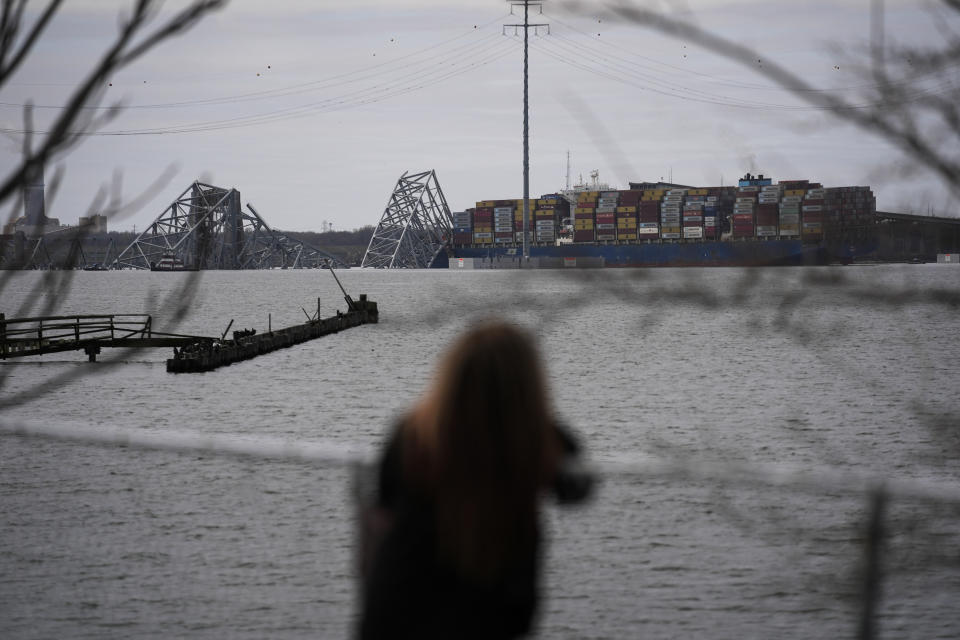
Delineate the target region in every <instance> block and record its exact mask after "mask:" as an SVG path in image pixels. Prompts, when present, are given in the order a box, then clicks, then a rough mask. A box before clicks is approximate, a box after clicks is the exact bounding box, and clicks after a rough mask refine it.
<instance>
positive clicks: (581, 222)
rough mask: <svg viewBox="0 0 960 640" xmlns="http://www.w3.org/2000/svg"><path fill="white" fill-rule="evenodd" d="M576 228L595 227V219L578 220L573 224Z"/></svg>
mask: <svg viewBox="0 0 960 640" xmlns="http://www.w3.org/2000/svg"><path fill="white" fill-rule="evenodd" d="M573 228H574V229H593V220H577V221H576V222H575V223H574V224H573Z"/></svg>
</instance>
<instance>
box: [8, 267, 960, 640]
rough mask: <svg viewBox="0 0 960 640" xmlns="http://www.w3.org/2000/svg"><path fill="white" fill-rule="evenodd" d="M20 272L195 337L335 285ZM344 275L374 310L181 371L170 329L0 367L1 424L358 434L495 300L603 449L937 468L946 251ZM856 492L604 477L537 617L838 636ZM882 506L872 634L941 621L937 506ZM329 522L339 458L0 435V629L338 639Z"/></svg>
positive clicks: (620, 457)
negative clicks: (895, 257)
mask: <svg viewBox="0 0 960 640" xmlns="http://www.w3.org/2000/svg"><path fill="white" fill-rule="evenodd" d="M42 277H43V276H42V274H38V273H24V274H16V275H15V276H14V277H13V279H12V280H11V281H10V283H8V285H7V287H6V288H5V289H4V290H3V291H2V292H0V311H3V312H5V313H6V314H7V316H8V317H13V316H17V315H27V314H28V313H39V312H40V311H41V310H42V309H41V307H42V306H43V304H44V303H46V302H55V303H56V305H55V308H56V311H57V312H59V313H118V312H125V313H136V312H148V313H153V314H154V327H155V329H158V330H164V329H166V330H176V331H180V332H185V333H198V334H205V335H211V334H219V333H220V332H222V331H223V330H224V328H225V327H226V325H227V323H228V322H229V320H230V319H234V325H233V329H237V328H257V329H259V330H261V331H262V330H264V329H266V326H267V317H268V314H271V316H272V317H271V320H272V323H273V326H274V327H279V326H285V325H288V324H293V323H298V322H301V321H302V319H303V312H302V311H301V310H300V307H301V306H303V307H305V308H306V309H307V310H313V309H315V308H316V305H317V302H316V298H317V297H318V296H319V297H320V302H321V308H322V310H323V314H324V315H328V314H330V313H332V312H333V311H334V309H336V308H338V307H339V308H340V309H344V308H345V305H344V303H343V302H342V300H341V296H340V294H339V291H338V290H337V289H336V285H335V283H334V282H333V280H332V278H330V276H329V274H327V273H325V272H317V271H270V272H248V273H230V272H209V273H203V274H202V275H201V276H200V279H199V281H198V283H197V284H196V286H195V287H194V289H193V290H192V291H193V298H192V303H191V304H190V305H189V308H190V311H189V313H188V315H187V316H186V318H184V319H183V321H182V322H180V323H179V324H175V323H174V320H175V309H176V306H177V304H178V302H180V301H183V300H185V299H189V298H187V297H185V295H184V294H182V293H181V292H180V287H181V286H182V285H183V284H184V283H185V282H187V279H188V278H190V274H157V273H138V272H104V273H84V272H81V273H76V274H73V279H72V281H71V282H69V284H68V286H65V287H64V288H63V289H62V290H61V291H59V292H58V293H54V292H53V291H51V290H49V287H46V288H44V287H40V288H39V292H35V293H31V291H32V290H33V288H34V287H37V286H39V283H40V279H41V278H42ZM340 277H341V279H342V281H343V283H344V285H345V286H346V287H347V289H348V290H349V291H350V292H351V293H354V294H356V293H361V292H364V293H367V294H369V295H370V297H371V298H372V299H374V300H376V301H377V302H378V303H379V304H380V309H381V322H380V324H378V325H373V326H365V327H360V328H356V329H352V330H349V331H346V332H343V333H340V334H336V335H333V336H328V337H325V338H322V339H320V340H316V341H313V342H309V343H306V344H303V345H300V346H297V347H294V348H291V349H286V350H283V351H280V352H277V353H274V354H271V355H268V356H264V357H260V358H257V359H255V360H251V361H247V362H243V363H239V364H236V365H233V366H230V367H227V368H224V369H220V370H218V371H215V372H211V373H206V374H191V375H172V374H167V373H166V371H165V365H164V360H165V358H166V357H168V355H169V353H168V351H167V350H146V351H139V352H134V353H125V352H121V353H120V354H119V355H118V356H111V354H109V353H104V354H103V358H102V361H101V362H98V363H96V364H89V363H87V362H86V360H85V357H84V356H83V355H82V354H78V355H73V354H58V355H54V356H46V357H44V358H34V359H30V360H25V361H13V362H11V361H8V362H4V363H0V376H3V387H2V388H0V394H2V398H3V400H4V401H5V402H10V401H12V400H16V399H22V400H24V401H23V403H22V404H19V405H18V406H16V407H13V408H7V409H6V410H5V411H3V412H0V421H4V422H8V423H10V422H13V423H15V422H17V421H18V420H21V421H29V422H32V423H39V424H45V425H58V426H60V427H64V428H69V427H70V426H71V425H73V426H75V427H83V428H87V429H116V428H122V429H126V430H129V431H131V432H138V433H139V432H149V433H155V434H160V435H162V434H164V433H168V432H172V431H188V432H192V433H203V434H211V435H220V436H226V437H229V438H231V439H237V440H250V439H257V438H271V439H281V440H286V441H289V442H290V443H293V444H294V445H303V444H321V445H331V446H349V447H356V448H358V449H360V450H363V451H368V452H375V450H376V449H377V447H378V446H379V445H380V444H381V443H382V440H383V437H384V434H385V432H386V430H387V429H388V427H389V425H390V424H391V422H392V421H393V419H394V418H395V417H396V416H397V415H398V414H399V413H400V412H402V411H403V409H404V408H405V407H407V406H409V405H410V403H411V402H413V400H414V399H415V398H416V397H417V395H418V393H420V391H422V389H423V388H424V387H425V385H426V384H427V383H428V381H429V379H430V376H431V373H432V370H433V367H434V364H435V362H436V359H437V356H438V354H439V353H440V352H441V351H442V349H443V347H444V346H445V345H446V344H447V343H448V342H449V341H450V340H451V338H452V337H453V336H455V335H456V334H457V333H458V332H459V331H460V330H462V329H463V328H464V327H465V326H467V325H468V324H469V323H470V322H472V321H474V320H476V319H478V318H480V317H484V316H489V315H500V316H506V317H509V318H511V319H513V320H515V321H517V322H519V323H522V324H523V325H525V326H528V327H530V328H531V329H532V330H533V331H535V333H536V334H537V335H538V337H539V339H540V344H541V348H542V350H543V353H544V355H545V360H546V364H547V368H548V371H549V376H550V383H551V391H552V397H553V400H554V403H555V405H556V407H557V411H558V413H559V414H560V415H561V416H562V417H563V419H564V420H566V421H567V422H568V423H570V424H571V425H573V426H574V427H575V429H576V430H577V432H578V433H579V434H580V436H581V438H582V439H583V441H584V444H585V446H586V449H587V451H588V452H589V456H590V458H591V459H592V460H595V461H597V462H598V463H600V464H601V465H603V464H607V467H606V468H609V465H610V464H611V463H613V462H621V463H622V462H630V463H637V464H643V463H644V462H650V461H656V460H664V459H666V460H680V461H683V463H684V464H687V465H690V468H692V469H698V468H700V467H701V466H703V465H718V466H719V467H720V468H724V467H726V466H745V467H747V468H748V469H752V468H761V469H770V468H779V467H783V466H788V467H790V468H799V469H805V470H808V471H809V473H810V475H812V476H813V477H814V478H816V477H817V474H818V473H821V470H824V469H826V470H828V471H830V472H842V473H849V474H856V475H863V476H868V477H878V478H881V477H882V478H889V479H894V480H911V481H914V480H915V481H923V482H929V483H940V484H945V485H948V486H957V482H958V478H960V474H958V472H960V435H958V430H957V429H958V421H957V416H958V415H960V399H958V393H957V391H958V384H957V373H956V372H957V363H960V340H958V339H957V337H956V336H957V331H958V329H960V322H958V319H960V316H958V314H960V309H958V308H957V299H958V298H957V296H958V293H960V269H957V268H955V267H951V266H946V265H945V266H936V265H923V266H909V265H903V266H882V267H881V266H878V267H856V268H796V269H793V268H780V269H769V270H767V269H660V270H623V271H621V270H604V271H597V272H580V273H577V274H571V273H565V272H549V271H544V272H512V271H503V272H496V271H490V272H446V271H406V272H391V271H370V270H364V271H361V270H350V271H344V272H341V273H340ZM25 300H30V301H32V302H33V304H32V305H24V301H25ZM111 357H119V358H120V362H121V363H120V364H118V365H111V364H110V363H108V362H106V360H109V359H110V358H111ZM51 381H52V382H51ZM44 383H48V384H47V386H46V387H44V388H41V389H40V390H39V392H38V387H37V385H41V384H44ZM866 507H867V500H866V496H863V495H857V494H851V493H849V492H847V491H846V490H845V487H842V486H831V485H830V483H829V482H827V481H825V482H824V485H823V486H822V487H821V488H819V489H813V490H811V489H808V488H801V487H798V486H792V485H790V484H788V485H787V486H784V487H772V486H770V485H768V484H765V483H757V484H754V485H750V484H747V485H744V484H739V483H738V484H734V483H729V482H726V481H725V480H724V477H722V474H721V476H720V477H716V478H711V479H709V480H707V481H703V480H691V479H682V478H681V479H677V478H675V477H666V476H664V477H657V476H655V475H654V476H643V475H637V476H633V475H625V474H607V475H606V476H605V477H604V481H603V484H602V486H601V488H600V491H599V492H598V494H597V496H596V499H595V500H593V501H592V502H591V503H590V504H589V505H587V506H584V507H580V508H574V509H559V508H556V507H549V508H547V510H546V512H545V520H546V523H547V529H548V534H549V539H550V544H549V548H548V550H547V559H546V570H545V575H544V581H545V586H544V594H543V596H544V599H543V603H542V606H541V615H540V621H539V630H540V633H539V635H540V637H544V638H639V637H643V638H679V637H683V638H688V637H706V638H772V637H777V638H812V637H816V638H820V637H853V636H855V634H856V625H857V622H858V616H859V609H860V597H861V595H860V594H861V580H862V577H861V568H862V557H863V553H864V551H863V540H864V527H865V519H866ZM886 515H887V517H886V519H885V526H886V533H887V542H886V545H885V547H884V554H883V562H884V565H883V566H884V574H883V585H882V597H881V601H880V609H879V615H878V620H877V621H878V625H879V627H880V630H881V633H882V636H883V637H884V638H938V637H939V638H954V637H957V636H958V635H960V607H957V606H956V603H957V602H960V555H958V554H960V552H958V549H960V545H958V543H960V526H958V525H960V506H958V504H956V503H951V502H941V501H917V500H897V501H894V502H893V503H892V504H890V505H889V507H888V510H887V514H886ZM354 543H355V531H354V526H353V503H352V499H351V493H350V470H349V469H348V468H345V467H344V466H342V465H336V464H320V465H305V464H301V463H296V462H291V461H287V462H284V461H280V462H278V461H271V460H256V459H239V460H238V459H235V458H231V457H225V456H219V455H216V454H210V453H203V454H185V453H173V452H164V451H151V450H142V449H137V448H134V447H124V448H117V447H105V446H100V445H95V444H84V443H75V442H60V441H55V440H54V441H50V440H38V439H34V438H24V437H20V436H10V435H2V436H0V576H2V580H0V637H3V638H52V637H70V638H129V637H136V638H169V637H191V638H193V637H196V638H223V637H229V638H251V639H252V638H267V637H269V638H307V637H323V638H328V637H329V638H343V637H348V636H349V635H350V630H351V629H352V627H353V625H354V620H355V616H356V602H355V595H356V581H355V572H354V564H353V553H354Z"/></svg>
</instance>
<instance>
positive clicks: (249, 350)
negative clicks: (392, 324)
mask: <svg viewBox="0 0 960 640" xmlns="http://www.w3.org/2000/svg"><path fill="white" fill-rule="evenodd" d="M346 299H347V305H348V307H349V310H348V311H347V312H346V313H341V312H339V311H338V312H337V315H335V316H331V317H329V318H317V319H313V320H308V321H307V322H305V323H303V324H298V325H294V326H292V327H287V328H285V329H279V330H277V331H268V332H266V333H248V332H242V331H238V332H234V339H232V340H218V341H216V342H213V343H208V342H196V343H195V344H191V345H187V346H186V347H183V348H181V349H179V350H178V349H174V356H173V358H170V359H169V360H167V371H169V372H170V373H197V372H201V371H210V370H212V369H216V368H217V367H222V366H226V365H229V364H233V363H234V362H240V361H241V360H249V359H250V358H255V357H257V356H259V355H263V354H265V353H270V352H271V351H276V350H277V349H283V348H286V347H290V346H293V345H295V344H300V343H301V342H306V341H308V340H314V339H316V338H320V337H322V336H326V335H329V334H331V333H337V332H338V331H343V330H344V329H349V328H351V327H357V326H360V325H362V324H375V323H376V322H377V321H378V319H379V312H378V310H377V303H376V302H373V301H371V300H367V296H366V295H364V294H361V295H360V299H359V300H352V299H351V298H350V296H346Z"/></svg>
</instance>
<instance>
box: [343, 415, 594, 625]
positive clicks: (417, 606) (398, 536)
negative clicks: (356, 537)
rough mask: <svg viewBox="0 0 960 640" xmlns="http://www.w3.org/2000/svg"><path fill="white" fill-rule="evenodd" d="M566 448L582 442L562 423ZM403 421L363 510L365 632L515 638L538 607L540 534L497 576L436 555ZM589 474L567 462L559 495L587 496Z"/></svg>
mask: <svg viewBox="0 0 960 640" xmlns="http://www.w3.org/2000/svg"><path fill="white" fill-rule="evenodd" d="M558 431H559V433H560V436H561V441H562V442H563V447H564V450H565V453H566V455H565V456H564V459H565V460H567V461H573V460H574V459H575V458H576V455H577V453H578V447H577V445H576V443H575V442H574V440H573V438H572V437H571V436H570V435H569V433H568V432H567V431H566V430H564V429H558ZM398 433H399V429H395V430H394V432H393V434H392V436H391V438H390V440H389V442H388V444H387V447H386V451H385V453H384V456H383V458H382V460H381V463H380V468H379V479H378V486H377V493H376V497H375V506H374V508H373V509H371V510H368V511H367V512H366V513H365V514H361V517H362V518H363V519H364V522H363V523H362V526H363V527H364V529H365V538H366V540H365V546H367V547H368V549H367V550H366V553H365V554H364V555H365V558H366V562H365V564H366V566H364V567H363V569H362V572H363V576H362V579H363V610H362V612H361V620H360V638H361V640H373V639H376V638H422V639H425V640H427V639H431V638H465V639H469V638H478V639H479V638H485V639H491V640H492V639H497V638H516V637H520V636H523V635H525V634H527V633H528V632H529V631H530V627H531V624H532V622H533V619H534V615H535V613H536V608H537V593H538V576H539V561H540V549H539V546H540V545H539V540H540V536H539V534H538V535H537V536H536V537H535V538H533V539H531V540H530V541H529V543H528V546H529V548H528V549H525V550H524V551H523V553H521V554H519V557H520V558H522V560H521V561H519V562H517V563H515V564H514V565H513V566H511V567H510V569H509V570H508V571H507V572H506V573H505V574H504V575H502V576H500V578H499V579H498V580H497V581H496V582H495V583H493V584H489V585H485V584H479V583H476V582H472V581H470V580H469V579H467V578H465V577H464V576H461V575H458V574H457V572H456V571H455V570H454V569H453V568H452V567H449V566H445V565H444V564H443V563H441V562H440V561H439V560H438V558H437V553H436V549H437V545H436V531H435V525H434V523H435V522H436V519H435V511H434V505H433V504H432V501H431V499H430V498H429V497H428V496H425V495H423V494H422V493H420V492H418V491H417V490H416V489H415V488H413V487H410V486H409V485H408V484H407V483H406V482H404V473H403V467H402V454H401V444H400V439H399V435H398ZM591 484H592V481H591V477H590V476H589V474H587V473H585V472H582V471H573V470H572V466H571V465H563V466H562V468H561V472H560V473H558V476H557V479H556V482H555V483H554V489H555V492H556V494H557V497H558V499H559V500H560V501H562V502H574V501H578V500H580V499H583V498H585V497H586V495H587V494H588V493H589V491H590V488H591Z"/></svg>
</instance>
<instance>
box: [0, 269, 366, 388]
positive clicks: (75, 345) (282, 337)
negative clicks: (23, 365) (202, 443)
mask: <svg viewBox="0 0 960 640" xmlns="http://www.w3.org/2000/svg"><path fill="white" fill-rule="evenodd" d="M330 274H331V275H332V276H333V278H334V280H336V281H337V285H338V286H339V287H340V290H341V291H343V299H344V300H346V301H347V311H346V312H345V313H344V312H341V311H337V315H335V316H330V317H329V318H321V317H320V300H319V299H317V312H316V313H315V314H314V315H313V316H311V315H310V314H307V312H306V310H304V313H305V314H306V315H307V321H306V322H305V323H303V324H298V325H294V326H292V327H286V328H285V329H279V330H277V331H273V328H272V327H269V328H268V330H267V331H266V332H265V333H259V334H258V333H257V332H256V331H255V330H242V331H234V332H233V337H232V338H231V339H227V332H229V331H230V327H231V326H233V320H231V321H230V324H229V325H227V329H226V331H224V332H223V335H221V336H220V337H209V336H191V335H183V334H175V333H162V332H158V331H154V330H153V319H152V318H151V317H150V316H149V315H146V314H128V315H119V314H105V315H71V316H43V317H30V318H9V319H8V318H7V317H6V316H5V315H4V314H2V313H0V360H6V359H8V358H24V357H27V356H38V355H44V354H49V353H60V352H64V351H83V352H84V353H86V354H87V356H88V357H89V359H90V362H95V361H96V359H97V355H98V354H99V353H100V351H101V350H102V349H104V348H107V347H126V348H134V349H136V348H151V347H173V357H172V358H170V359H169V360H167V371H169V372H170V373H195V372H200V371H211V370H213V369H216V368H217V367H223V366H226V365H229V364H233V363H234V362H240V361H241V360H249V359H250V358H255V357H257V356H260V355H263V354H265V353H270V352H271V351H276V350H277V349H284V348H286V347H290V346H293V345H295V344H300V343H301V342H306V341H308V340H313V339H315V338H320V337H322V336H326V335H330V334H331V333H337V332H339V331H343V330H344V329H349V328H351V327H357V326H360V325H362V324H375V323H376V322H378V321H379V317H380V316H379V311H378V309H377V303H376V302H374V301H372V300H368V299H367V296H366V294H361V295H360V299H359V300H354V299H353V298H352V297H350V295H349V294H348V293H347V292H346V290H344V288H343V285H342V284H341V283H340V279H339V278H337V274H336V273H334V271H333V269H330Z"/></svg>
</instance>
